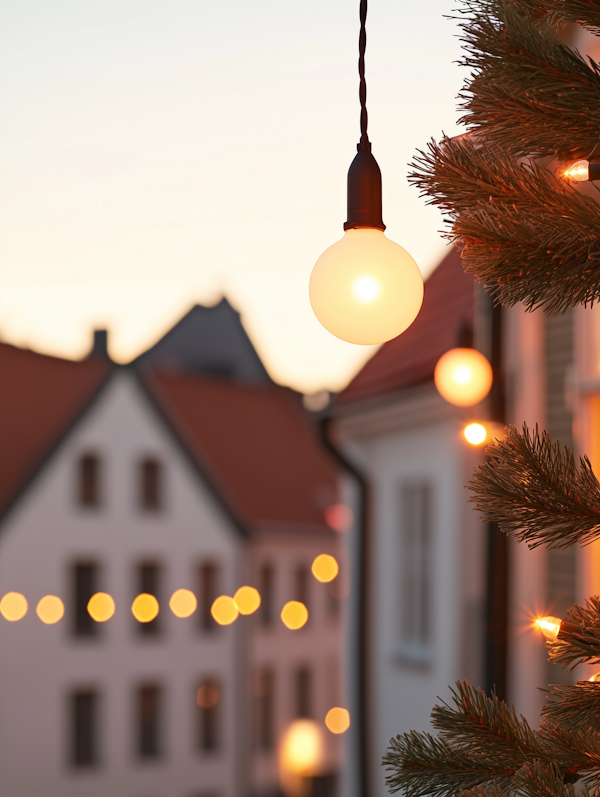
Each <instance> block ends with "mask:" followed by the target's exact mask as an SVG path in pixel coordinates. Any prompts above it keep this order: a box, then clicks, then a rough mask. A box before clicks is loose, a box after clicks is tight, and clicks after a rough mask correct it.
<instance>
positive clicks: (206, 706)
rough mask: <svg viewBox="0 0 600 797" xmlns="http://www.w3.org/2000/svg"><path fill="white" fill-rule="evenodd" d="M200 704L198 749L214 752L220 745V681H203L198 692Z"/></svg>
mask: <svg viewBox="0 0 600 797" xmlns="http://www.w3.org/2000/svg"><path fill="white" fill-rule="evenodd" d="M196 703H197V705H198V734H197V738H198V749H199V750H202V751H204V752H214V751H215V750H218V749H219V746H220V736H221V728H220V718H221V703H222V697H221V687H220V685H219V682H218V681H215V680H210V679H209V680H205V681H203V682H202V683H201V684H200V686H199V687H198V690H197V692H196Z"/></svg>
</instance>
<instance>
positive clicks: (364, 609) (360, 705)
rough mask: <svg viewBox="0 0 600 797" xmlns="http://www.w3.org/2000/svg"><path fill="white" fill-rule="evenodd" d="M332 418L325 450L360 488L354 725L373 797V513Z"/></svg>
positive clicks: (323, 424) (366, 787) (366, 795)
mask: <svg viewBox="0 0 600 797" xmlns="http://www.w3.org/2000/svg"><path fill="white" fill-rule="evenodd" d="M331 421H332V418H331V416H326V417H324V418H321V419H320V422H319V427H320V433H321V440H322V441H323V444H324V446H325V448H326V449H327V450H328V451H329V453H330V454H331V455H332V456H333V457H334V459H335V460H336V461H337V462H338V463H339V465H340V466H341V467H342V469H343V470H345V471H346V472H347V473H348V474H349V475H350V476H351V477H352V478H353V479H354V481H355V482H356V485H357V487H358V492H359V496H358V500H359V512H358V546H357V548H358V558H359V561H358V596H357V597H358V600H357V605H358V629H357V630H358V633H357V649H356V662H357V676H358V677H357V681H358V683H357V686H358V700H357V709H358V716H357V717H353V718H352V720H353V724H355V725H356V727H357V728H358V747H359V757H358V770H359V772H358V782H359V786H360V788H359V794H360V797H371V783H372V779H371V774H372V773H371V771H370V770H371V766H370V756H369V751H370V745H369V742H370V738H371V734H370V727H371V724H370V722H369V705H370V701H369V649H370V647H371V645H370V639H369V608H370V589H369V572H370V557H371V550H370V544H369V542H370V534H369V513H370V489H369V483H368V481H367V478H366V476H365V475H364V473H363V472H362V471H361V470H360V469H359V468H357V467H356V465H355V464H354V463H353V462H351V461H350V459H348V457H346V456H345V455H344V454H343V453H342V452H341V451H340V450H339V448H337V447H336V446H335V445H334V443H333V442H332V441H331V437H330V429H331Z"/></svg>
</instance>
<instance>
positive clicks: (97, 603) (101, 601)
mask: <svg viewBox="0 0 600 797" xmlns="http://www.w3.org/2000/svg"><path fill="white" fill-rule="evenodd" d="M87 610H88V612H89V615H90V617H91V618H92V620H95V621H96V622H97V623H105V622H106V621H107V620H110V618H111V617H112V616H113V614H114V613H115V602H114V600H113V599H112V598H111V596H110V595H109V594H108V593H106V592H97V593H96V594H95V595H92V597H91V598H90V599H89V601H88V605H87Z"/></svg>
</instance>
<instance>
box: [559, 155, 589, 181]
mask: <svg viewBox="0 0 600 797" xmlns="http://www.w3.org/2000/svg"><path fill="white" fill-rule="evenodd" d="M563 177H566V178H567V180H576V181H577V182H578V183H582V182H585V181H586V180H589V179H590V164H589V161H586V160H579V161H575V163H573V164H572V165H571V166H569V168H568V169H565V171H564V172H563Z"/></svg>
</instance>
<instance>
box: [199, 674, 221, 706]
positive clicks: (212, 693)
mask: <svg viewBox="0 0 600 797" xmlns="http://www.w3.org/2000/svg"><path fill="white" fill-rule="evenodd" d="M219 697H220V695H219V687H218V686H217V684H216V683H214V682H212V681H208V682H207V683H205V684H202V686H201V687H200V688H199V689H198V691H197V693H196V702H197V703H198V705H199V706H200V708H213V706H216V705H217V703H218V702H219Z"/></svg>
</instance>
